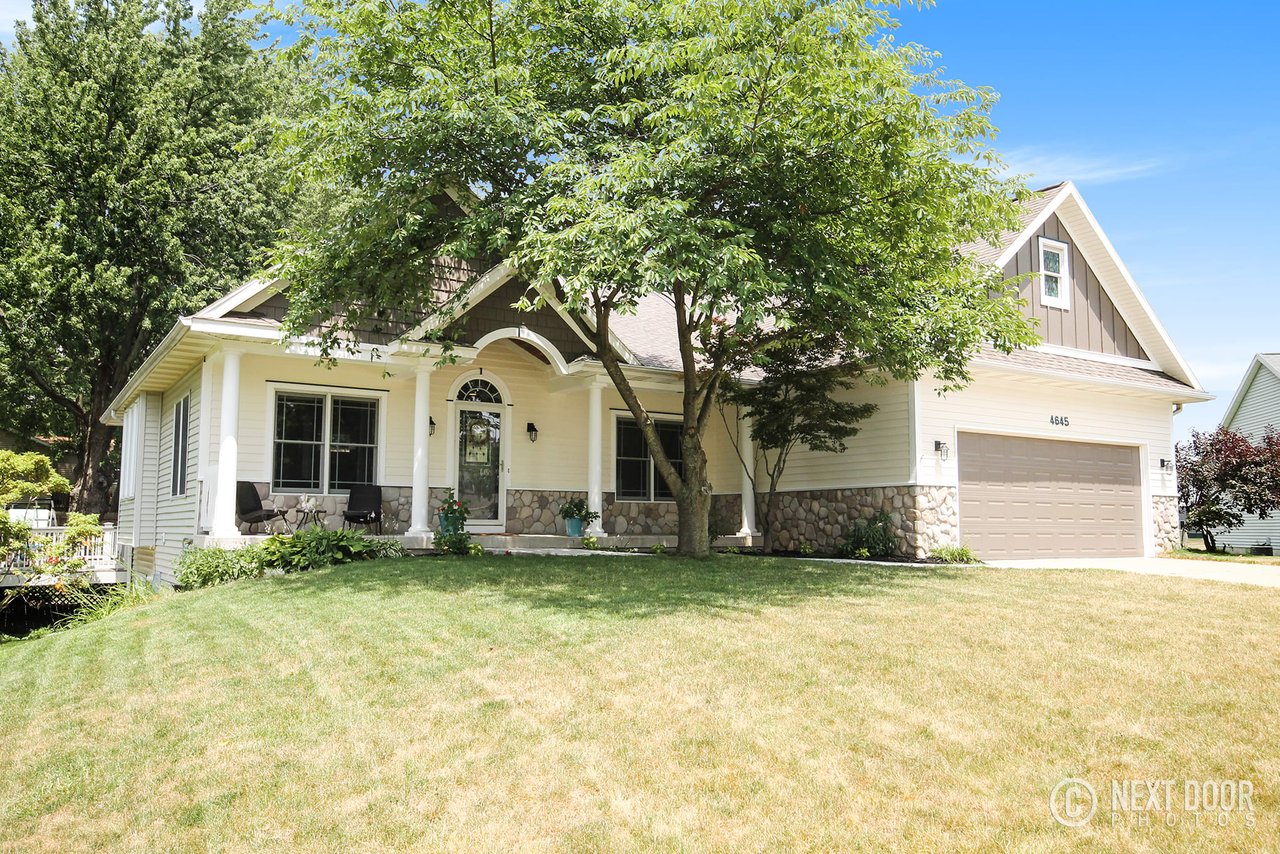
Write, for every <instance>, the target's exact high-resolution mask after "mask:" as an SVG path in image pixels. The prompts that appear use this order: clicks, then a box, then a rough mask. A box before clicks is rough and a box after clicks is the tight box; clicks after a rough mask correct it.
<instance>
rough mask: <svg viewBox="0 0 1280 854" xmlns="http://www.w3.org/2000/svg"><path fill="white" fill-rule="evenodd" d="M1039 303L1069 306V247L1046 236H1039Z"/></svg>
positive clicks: (1065, 307) (1067, 307)
mask: <svg viewBox="0 0 1280 854" xmlns="http://www.w3.org/2000/svg"><path fill="white" fill-rule="evenodd" d="M1040 304H1041V305H1044V306H1048V307H1049V308H1061V309H1070V308H1071V247H1070V246H1068V245H1067V244H1065V243H1063V242H1062V241H1060V240H1050V239H1049V238H1047V237H1042V238H1040Z"/></svg>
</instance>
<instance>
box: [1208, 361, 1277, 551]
mask: <svg viewBox="0 0 1280 854" xmlns="http://www.w3.org/2000/svg"><path fill="white" fill-rule="evenodd" d="M1222 426H1224V427H1226V428H1228V429H1229V430H1235V431H1236V432H1237V433H1243V434H1244V435H1245V436H1248V437H1249V438H1250V439H1258V438H1259V437H1261V436H1262V434H1263V433H1264V432H1266V429H1267V428H1268V427H1275V428H1277V429H1280V353H1258V354H1257V355H1255V356H1254V357H1253V361H1252V362H1250V363H1249V367H1248V369H1247V370H1246V371H1245V372H1244V379H1243V380H1241V382H1240V387H1239V388H1237V389H1236V394H1235V397H1233V398H1232V399H1231V404H1230V405H1229V406H1228V407H1227V411H1226V414H1225V415H1223V416H1222ZM1216 539H1217V541H1218V543H1219V545H1220V546H1222V547H1223V548H1232V549H1235V550H1237V551H1248V549H1249V548H1250V547H1251V546H1273V547H1280V517H1277V516H1276V515H1275V514H1272V516H1271V518H1269V519H1259V518H1258V517H1257V516H1246V517H1245V521H1244V524H1243V525H1241V526H1240V527H1239V528H1235V529H1234V530H1231V531H1226V532H1223V533H1219V534H1218V535H1217V537H1216Z"/></svg>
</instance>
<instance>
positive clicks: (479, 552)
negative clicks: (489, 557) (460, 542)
mask: <svg viewBox="0 0 1280 854" xmlns="http://www.w3.org/2000/svg"><path fill="white" fill-rule="evenodd" d="M467 554H469V555H471V556H472V557H484V546H482V545H480V544H479V543H467Z"/></svg>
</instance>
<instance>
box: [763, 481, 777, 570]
mask: <svg viewBox="0 0 1280 854" xmlns="http://www.w3.org/2000/svg"><path fill="white" fill-rule="evenodd" d="M777 512H778V487H777V484H770V485H769V494H768V495H766V496H765V499H764V524H763V525H761V526H760V531H761V534H762V535H763V539H762V541H761V543H760V548H761V549H762V550H763V551H764V553H765V554H767V555H771V554H773V519H774V516H775V515H776V514H777Z"/></svg>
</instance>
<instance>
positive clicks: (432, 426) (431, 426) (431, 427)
mask: <svg viewBox="0 0 1280 854" xmlns="http://www.w3.org/2000/svg"><path fill="white" fill-rule="evenodd" d="M435 434H436V420H435V419H434V418H432V417H431V416H429V415H428V416H427V435H428V436H434V435H435Z"/></svg>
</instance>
